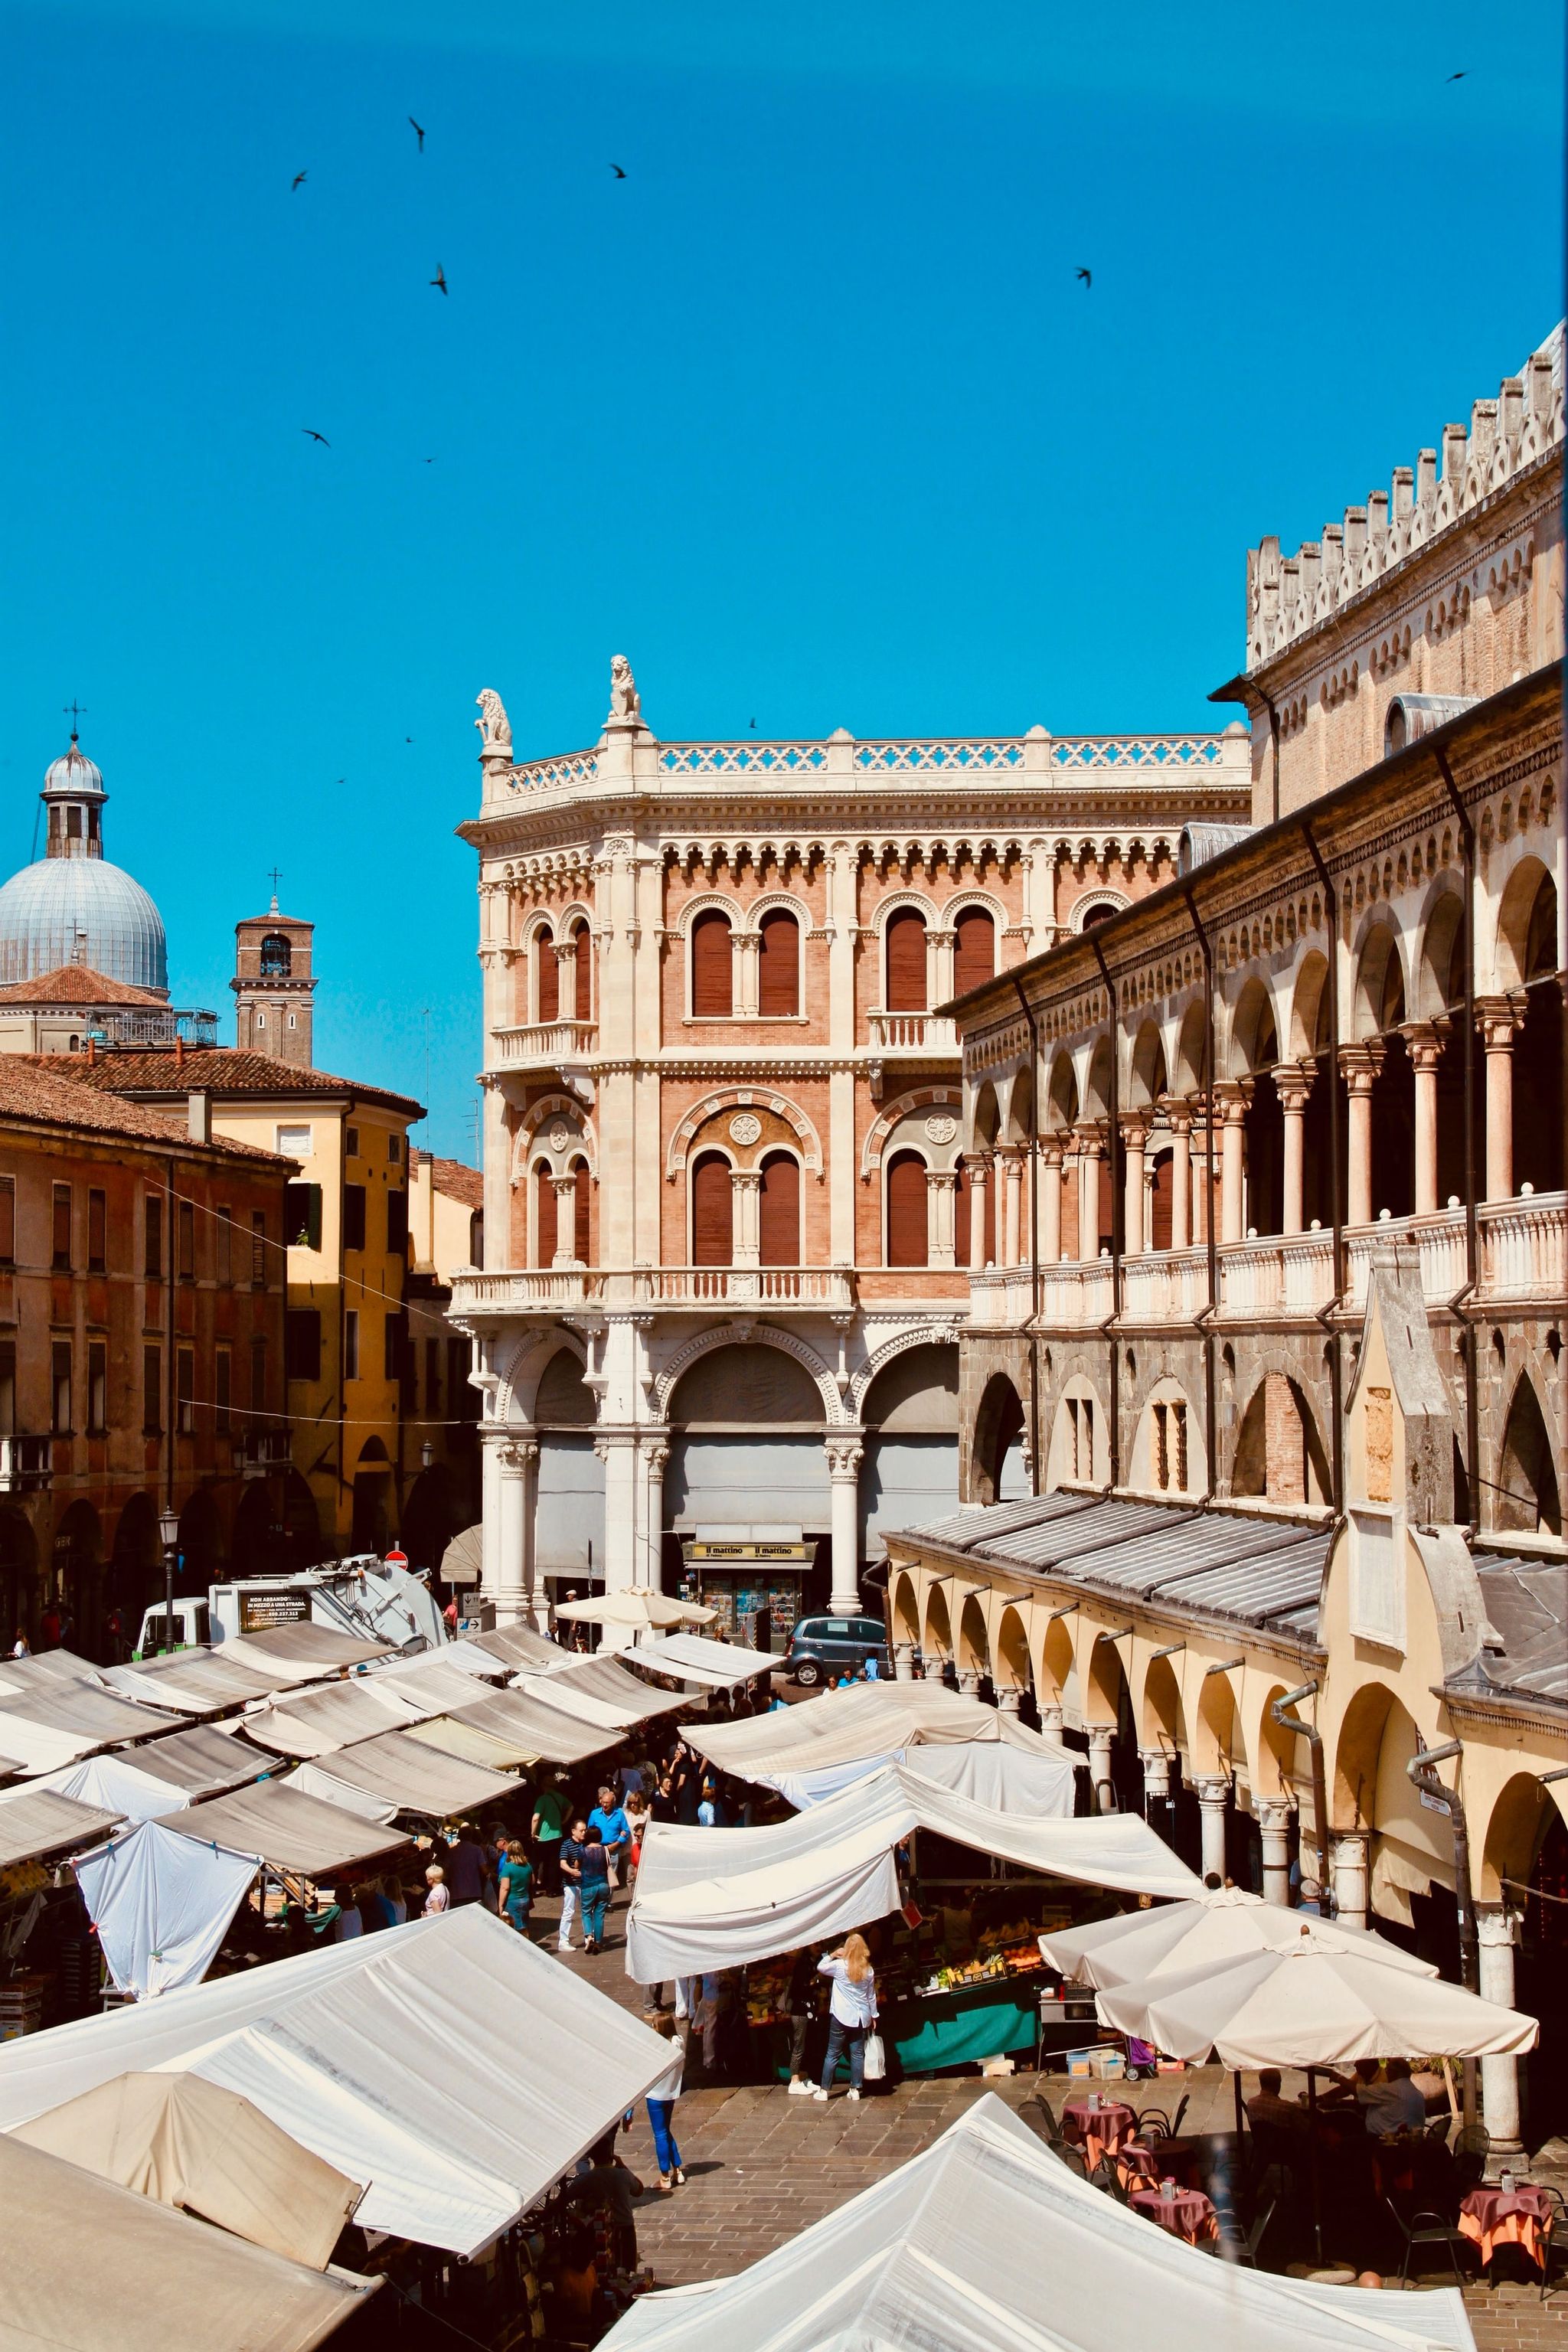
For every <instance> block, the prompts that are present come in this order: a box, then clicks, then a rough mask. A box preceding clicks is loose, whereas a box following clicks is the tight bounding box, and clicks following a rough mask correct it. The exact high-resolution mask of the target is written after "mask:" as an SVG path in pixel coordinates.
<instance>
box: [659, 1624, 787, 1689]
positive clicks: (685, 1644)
mask: <svg viewBox="0 0 1568 2352" xmlns="http://www.w3.org/2000/svg"><path fill="white" fill-rule="evenodd" d="M620 1655H621V1657H622V1658H624V1659H625V1661H626V1664H627V1665H629V1666H648V1667H651V1668H652V1670H653V1671H654V1673H656V1674H660V1675H679V1677H680V1680H681V1681H682V1682H684V1683H705V1684H708V1685H711V1687H712V1688H714V1689H715V1690H732V1689H734V1688H735V1687H736V1685H738V1684H741V1683H749V1682H751V1681H752V1679H753V1678H754V1677H755V1676H756V1675H768V1674H772V1672H773V1668H774V1667H775V1666H777V1665H779V1664H782V1663H783V1661H782V1660H781V1659H778V1658H775V1657H774V1656H773V1654H772V1652H771V1651H768V1650H750V1649H748V1648H747V1647H746V1645H745V1643H742V1642H714V1641H710V1639H709V1637H708V1635H707V1634H706V1633H663V1634H661V1635H660V1636H659V1638H658V1641H657V1642H642V1643H638V1645H637V1648H636V1649H635V1650H623V1651H621V1652H620Z"/></svg>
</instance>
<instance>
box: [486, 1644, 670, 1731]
mask: <svg viewBox="0 0 1568 2352" xmlns="http://www.w3.org/2000/svg"><path fill="white" fill-rule="evenodd" d="M518 1688H519V1689H520V1690H521V1691H522V1692H523V1693H524V1694H525V1695H526V1696H530V1697H533V1698H537V1699H540V1700H542V1702H543V1703H544V1705H545V1706H552V1707H558V1708H559V1709H560V1710H561V1711H562V1713H563V1714H565V1715H574V1716H577V1717H579V1718H580V1719H581V1720H582V1721H583V1722H584V1723H594V1724H597V1725H599V1726H600V1727H601V1728H603V1729H604V1730H605V1731H609V1732H620V1731H630V1730H632V1729H634V1728H635V1727H636V1726H637V1724H639V1723H647V1722H649V1721H651V1719H652V1718H653V1717H655V1716H657V1715H674V1714H676V1713H677V1712H678V1711H679V1709H680V1708H681V1707H683V1706H689V1704H690V1702H689V1700H688V1698H687V1696H686V1694H685V1692H684V1691H664V1690H656V1689H655V1688H654V1686H653V1685H652V1684H651V1683H645V1682H644V1681H643V1680H642V1678H641V1676H640V1675H634V1674H628V1673H627V1671H626V1667H625V1666H623V1665H622V1664H619V1662H618V1660H616V1658H613V1657H594V1658H574V1660H573V1661H572V1662H571V1664H569V1665H565V1666H562V1667H561V1668H559V1669H558V1671H557V1672H556V1673H554V1674H551V1675H522V1676H521V1678H520V1680H519V1683H518Z"/></svg>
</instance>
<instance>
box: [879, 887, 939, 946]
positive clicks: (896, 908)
mask: <svg viewBox="0 0 1568 2352" xmlns="http://www.w3.org/2000/svg"><path fill="white" fill-rule="evenodd" d="M907 908H913V909H914V911H915V913H916V914H917V915H921V916H923V917H924V919H925V926H926V929H927V930H928V931H929V930H933V929H937V928H938V927H940V925H941V922H942V910H941V908H939V907H938V905H937V903H936V900H935V899H934V898H928V897H927V895H926V893H925V892H924V891H923V890H890V891H889V893H888V896H887V897H886V898H879V900H878V901H877V908H876V912H875V914H874V915H873V917H872V919H871V920H872V928H873V929H874V930H875V931H876V934H877V941H878V953H879V955H880V954H881V952H882V950H883V948H884V946H885V943H886V940H887V936H888V924H889V919H891V917H893V916H894V915H899V914H902V913H903V912H904V911H905V910H906V909H907Z"/></svg>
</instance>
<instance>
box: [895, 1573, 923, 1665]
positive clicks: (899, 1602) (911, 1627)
mask: <svg viewBox="0 0 1568 2352" xmlns="http://www.w3.org/2000/svg"><path fill="white" fill-rule="evenodd" d="M890 1599H891V1601H892V1610H893V1639H894V1641H895V1642H912V1643H914V1644H915V1645H916V1647H917V1648H918V1647H919V1646H920V1638H921V1603H920V1595H919V1593H918V1592H917V1591H916V1590H915V1580H914V1578H913V1577H912V1576H911V1575H910V1572H909V1570H907V1569H900V1571H899V1573H898V1575H897V1576H896V1577H895V1578H894V1579H893V1584H892V1591H891V1594H890Z"/></svg>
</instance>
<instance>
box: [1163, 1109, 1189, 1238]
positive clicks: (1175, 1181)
mask: <svg viewBox="0 0 1568 2352" xmlns="http://www.w3.org/2000/svg"><path fill="white" fill-rule="evenodd" d="M1165 1117H1166V1118H1167V1119H1168V1121H1169V1122H1170V1129H1171V1247H1172V1248H1173V1250H1184V1249H1190V1248H1191V1247H1192V1239H1193V1115H1192V1113H1191V1111H1190V1110H1188V1109H1187V1108H1186V1107H1185V1106H1184V1104H1180V1103H1167V1104H1166V1106H1165Z"/></svg>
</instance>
